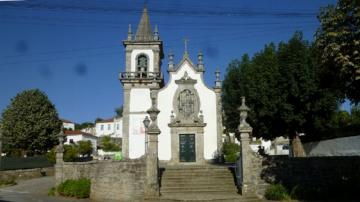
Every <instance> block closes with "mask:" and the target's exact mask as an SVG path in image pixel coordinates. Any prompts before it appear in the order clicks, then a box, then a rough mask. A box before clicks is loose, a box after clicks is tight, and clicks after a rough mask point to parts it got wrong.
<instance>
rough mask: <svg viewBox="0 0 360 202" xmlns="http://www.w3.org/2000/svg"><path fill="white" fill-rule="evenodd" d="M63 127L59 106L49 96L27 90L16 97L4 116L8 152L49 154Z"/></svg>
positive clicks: (5, 141)
mask: <svg viewBox="0 0 360 202" xmlns="http://www.w3.org/2000/svg"><path fill="white" fill-rule="evenodd" d="M61 126H62V122H61V120H60V119H59V117H58V113H57V111H56V109H55V106H54V105H53V104H52V103H51V102H50V100H49V99H48V97H47V96H46V95H45V93H43V92H41V91H40V90H38V89H32V90H25V91H23V92H21V93H19V94H17V95H16V96H15V97H14V98H12V99H11V103H10V105H9V106H8V107H7V108H6V109H5V110H4V111H3V113H2V133H3V147H4V148H3V149H4V152H6V153H10V154H11V153H13V152H15V151H16V150H20V151H21V153H22V154H25V153H26V154H27V155H32V154H36V153H45V152H46V151H47V150H49V149H51V148H52V147H53V146H54V145H56V144H57V143H58V138H57V134H58V133H59V132H60V129H61Z"/></svg>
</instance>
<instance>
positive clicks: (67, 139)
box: [64, 135, 82, 144]
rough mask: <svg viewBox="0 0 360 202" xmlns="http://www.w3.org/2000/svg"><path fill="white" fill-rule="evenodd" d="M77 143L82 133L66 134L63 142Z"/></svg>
mask: <svg viewBox="0 0 360 202" xmlns="http://www.w3.org/2000/svg"><path fill="white" fill-rule="evenodd" d="M71 140H72V141H73V142H74V143H77V142H79V141H81V140H82V135H66V141H65V142H64V144H70V141H71Z"/></svg>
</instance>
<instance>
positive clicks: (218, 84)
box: [215, 68, 221, 88]
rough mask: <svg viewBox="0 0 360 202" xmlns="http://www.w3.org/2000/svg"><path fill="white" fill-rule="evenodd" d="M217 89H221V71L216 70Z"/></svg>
mask: <svg viewBox="0 0 360 202" xmlns="http://www.w3.org/2000/svg"><path fill="white" fill-rule="evenodd" d="M215 88H221V80H220V70H219V68H216V71H215Z"/></svg>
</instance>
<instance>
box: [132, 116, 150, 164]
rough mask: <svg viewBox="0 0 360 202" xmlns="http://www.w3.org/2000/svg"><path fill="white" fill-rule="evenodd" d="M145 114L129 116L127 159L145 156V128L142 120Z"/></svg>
mask: <svg viewBox="0 0 360 202" xmlns="http://www.w3.org/2000/svg"><path fill="white" fill-rule="evenodd" d="M145 116H147V114H146V113H142V114H130V116H129V157H130V158H131V159H136V158H139V157H141V156H142V155H144V154H145V127H144V124H143V120H144V118H145Z"/></svg>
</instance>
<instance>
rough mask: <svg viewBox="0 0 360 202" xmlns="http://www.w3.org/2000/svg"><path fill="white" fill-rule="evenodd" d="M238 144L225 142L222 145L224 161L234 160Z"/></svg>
mask: <svg viewBox="0 0 360 202" xmlns="http://www.w3.org/2000/svg"><path fill="white" fill-rule="evenodd" d="M239 152H240V146H239V145H238V144H235V143H225V144H224V145H223V154H224V157H225V161H226V162H235V161H236V160H237V158H238V156H239Z"/></svg>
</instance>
